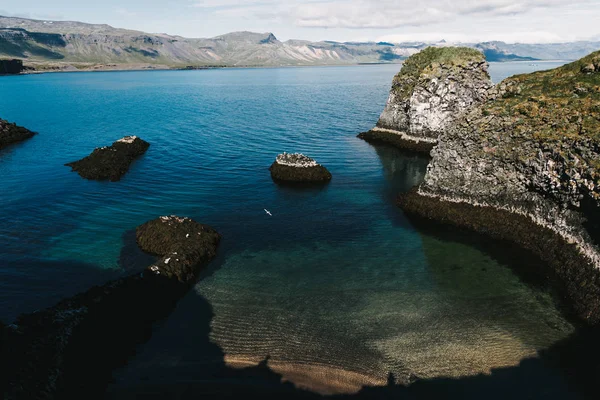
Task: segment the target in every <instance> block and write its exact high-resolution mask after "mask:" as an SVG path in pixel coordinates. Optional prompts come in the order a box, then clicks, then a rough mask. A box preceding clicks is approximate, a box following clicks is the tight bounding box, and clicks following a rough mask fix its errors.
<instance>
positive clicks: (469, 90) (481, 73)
mask: <svg viewBox="0 0 600 400" xmlns="http://www.w3.org/2000/svg"><path fill="white" fill-rule="evenodd" d="M487 68H488V64H487V62H486V61H485V57H484V55H483V53H481V52H479V51H477V50H474V49H470V48H466V47H441V48H435V47H428V48H426V49H425V50H423V51H421V52H419V53H417V54H415V55H413V56H411V57H409V58H408V59H407V60H406V61H405V62H404V64H403V66H402V69H401V70H400V73H399V74H398V75H396V77H395V78H394V81H393V83H392V89H391V91H390V95H389V98H388V102H387V104H386V106H385V109H384V110H383V113H382V114H381V116H380V117H379V121H378V122H377V126H376V127H375V128H373V129H372V130H371V131H369V132H365V133H362V134H361V135H359V137H360V138H361V139H364V140H367V141H374V142H387V143H390V144H392V145H394V146H397V147H400V148H404V149H407V150H412V151H419V152H425V153H429V151H430V150H431V148H432V147H433V146H434V145H435V144H436V143H437V138H438V136H439V135H440V133H442V132H443V131H444V130H445V129H446V128H447V127H448V126H449V125H450V124H451V123H452V121H454V120H455V119H456V117H458V116H459V115H460V114H461V113H462V112H464V111H465V110H467V109H468V108H470V107H471V106H472V105H473V104H477V103H479V102H481V101H483V100H485V99H486V96H487V91H488V89H489V88H490V87H492V82H491V80H490V76H489V74H488V72H487Z"/></svg>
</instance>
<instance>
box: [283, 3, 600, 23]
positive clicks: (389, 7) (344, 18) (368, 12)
mask: <svg viewBox="0 0 600 400" xmlns="http://www.w3.org/2000/svg"><path fill="white" fill-rule="evenodd" d="M590 3H594V2H592V1H590V0H570V1H569V5H570V6H576V5H578V4H579V5H580V4H590ZM564 5H565V2H564V1H563V0H452V1H451V0H421V1H414V0H354V1H338V0H333V1H325V2H313V3H309V4H297V5H296V6H295V7H293V8H292V9H291V10H290V16H291V17H292V18H293V19H294V21H295V23H296V24H297V25H298V26H303V27H319V28H352V29H365V28H377V29H385V28H398V27H403V26H422V25H431V24H435V23H440V22H444V21H448V20H451V19H453V18H457V17H461V16H467V15H468V16H472V17H473V18H482V17H500V16H506V15H516V14H523V13H526V12H528V11H531V10H533V9H538V8H553V7H558V6H564ZM596 5H597V4H596Z"/></svg>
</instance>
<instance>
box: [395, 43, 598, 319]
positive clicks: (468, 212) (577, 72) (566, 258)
mask: <svg viewBox="0 0 600 400" xmlns="http://www.w3.org/2000/svg"><path fill="white" fill-rule="evenodd" d="M489 96H490V97H489V99H488V100H487V101H486V102H484V103H482V104H479V105H477V106H475V107H473V108H472V109H471V110H469V111H468V112H467V113H465V114H463V115H462V116H461V117H459V118H458V119H457V120H456V121H455V122H454V123H453V124H451V125H450V126H449V127H448V129H446V130H444V131H443V132H442V134H441V135H440V137H439V144H438V145H437V146H436V147H435V148H434V149H433V151H432V152H431V156H432V161H431V163H430V165H429V166H428V169H427V173H426V176H425V180H424V182H423V184H421V185H420V186H419V187H418V189H417V190H416V191H413V192H411V193H408V194H403V195H401V196H400V198H399V203H400V206H401V207H403V208H404V209H405V211H407V212H408V213H409V214H410V213H415V214H418V215H421V216H425V217H428V218H432V219H437V220H442V221H445V222H448V223H452V224H456V225H460V226H466V227H469V228H471V229H475V230H478V231H481V232H485V233H488V234H491V235H492V236H496V237H500V238H503V239H509V240H512V241H515V242H517V243H519V244H520V245H522V246H524V247H526V248H528V249H530V250H532V251H533V252H535V253H536V254H538V255H539V256H540V257H541V258H542V259H544V260H545V261H546V262H547V263H548V264H549V265H550V266H551V267H553V269H554V271H555V272H556V273H557V275H558V277H559V278H560V279H561V281H562V282H564V283H565V289H566V292H565V293H566V295H567V296H568V297H570V298H571V300H572V301H571V303H572V304H574V308H575V311H576V312H577V314H578V315H579V316H580V317H582V318H583V319H585V320H587V321H589V322H591V323H598V322H600V250H599V246H598V244H599V241H600V212H599V208H598V206H599V205H600V152H599V149H600V52H596V53H592V54H591V55H589V56H587V57H585V58H583V59H581V60H579V61H576V62H574V63H571V64H568V65H565V66H563V67H560V68H557V69H554V70H549V71H543V72H536V73H532V74H525V75H517V76H514V77H511V78H508V79H506V80H504V81H503V82H501V83H500V84H499V85H497V86H496V87H494V88H493V89H492V90H490V92H489Z"/></svg>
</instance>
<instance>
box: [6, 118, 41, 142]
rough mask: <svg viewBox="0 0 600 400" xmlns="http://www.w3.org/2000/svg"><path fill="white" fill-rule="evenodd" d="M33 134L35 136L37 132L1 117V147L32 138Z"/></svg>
mask: <svg viewBox="0 0 600 400" xmlns="http://www.w3.org/2000/svg"><path fill="white" fill-rule="evenodd" d="M33 136H35V132H32V131H30V130H29V129H26V128H23V127H22V126H18V125H17V124H14V123H10V122H8V121H5V120H3V119H0V149H3V148H5V147H7V146H9V145H11V144H15V143H19V142H23V141H25V140H27V139H31V138H32V137H33Z"/></svg>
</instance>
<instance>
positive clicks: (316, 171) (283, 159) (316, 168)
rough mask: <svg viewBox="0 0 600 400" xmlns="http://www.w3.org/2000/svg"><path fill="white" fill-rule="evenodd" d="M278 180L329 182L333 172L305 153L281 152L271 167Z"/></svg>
mask: <svg viewBox="0 0 600 400" xmlns="http://www.w3.org/2000/svg"><path fill="white" fill-rule="evenodd" d="M269 170H270V171H271V177H272V178H273V180H275V181H276V182H297V183H300V182H328V181H330V180H331V173H330V172H329V171H328V170H327V168H325V167H324V166H322V165H321V164H318V163H317V162H316V161H315V160H313V159H312V158H310V157H307V156H305V155H304V154H299V153H295V154H289V153H283V154H279V155H278V156H277V158H276V159H275V162H274V163H273V164H272V165H271V167H270V168H269Z"/></svg>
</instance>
